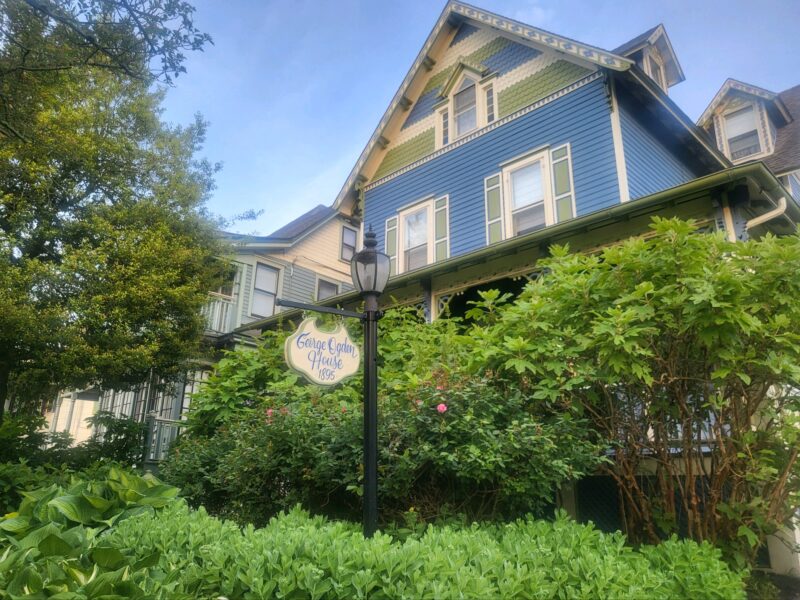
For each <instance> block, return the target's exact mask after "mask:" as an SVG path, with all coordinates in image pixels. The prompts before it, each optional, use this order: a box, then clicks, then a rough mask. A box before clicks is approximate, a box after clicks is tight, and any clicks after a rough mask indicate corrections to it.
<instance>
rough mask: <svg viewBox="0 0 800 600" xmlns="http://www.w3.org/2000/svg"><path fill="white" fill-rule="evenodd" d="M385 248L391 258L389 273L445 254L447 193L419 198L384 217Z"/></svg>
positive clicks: (446, 252) (441, 258)
mask: <svg viewBox="0 0 800 600" xmlns="http://www.w3.org/2000/svg"><path fill="white" fill-rule="evenodd" d="M398 245H399V248H398ZM385 251H386V254H388V255H389V259H390V261H391V263H390V264H391V272H392V274H395V273H403V272H406V271H413V270H414V269H419V268H421V267H424V266H425V265H428V264H431V263H432V262H434V261H437V260H445V259H446V258H448V257H449V255H450V237H449V213H448V198H447V196H442V197H440V198H436V199H431V200H426V201H424V202H418V203H416V204H414V205H413V206H410V207H408V208H406V209H403V210H401V211H400V212H399V213H398V215H397V216H396V217H390V218H389V219H387V220H386V237H385Z"/></svg>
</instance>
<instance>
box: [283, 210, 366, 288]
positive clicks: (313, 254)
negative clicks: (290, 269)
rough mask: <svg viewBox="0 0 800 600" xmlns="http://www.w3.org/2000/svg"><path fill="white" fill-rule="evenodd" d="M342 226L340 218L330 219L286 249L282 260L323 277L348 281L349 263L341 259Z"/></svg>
mask: <svg viewBox="0 0 800 600" xmlns="http://www.w3.org/2000/svg"><path fill="white" fill-rule="evenodd" d="M343 226H344V223H343V222H342V220H341V219H331V220H330V221H328V222H327V223H325V224H324V225H323V226H322V227H320V228H318V229H316V230H315V231H313V232H311V233H310V234H309V235H307V236H306V237H305V238H303V239H302V240H300V241H299V242H298V243H297V244H295V245H294V246H293V247H292V248H289V249H287V250H286V254H284V255H283V257H282V258H283V260H285V261H287V262H289V263H294V264H295V265H297V266H300V267H303V268H304V269H309V270H311V271H314V272H316V273H317V274H319V276H320V277H322V278H323V279H328V280H330V281H335V282H337V283H350V281H351V278H350V264H349V263H347V262H345V261H343V260H342V259H341V256H342V227H343Z"/></svg>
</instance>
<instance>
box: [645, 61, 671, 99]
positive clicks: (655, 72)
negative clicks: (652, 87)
mask: <svg viewBox="0 0 800 600" xmlns="http://www.w3.org/2000/svg"><path fill="white" fill-rule="evenodd" d="M647 62H648V63H649V66H650V77H652V78H653V81H655V82H656V83H657V84H658V87H660V88H661V89H662V90H666V89H667V85H666V83H665V82H664V69H663V67H662V66H661V62H660V60H659V59H658V58H656V56H655V55H653V54H651V55H650V56H648V57H647Z"/></svg>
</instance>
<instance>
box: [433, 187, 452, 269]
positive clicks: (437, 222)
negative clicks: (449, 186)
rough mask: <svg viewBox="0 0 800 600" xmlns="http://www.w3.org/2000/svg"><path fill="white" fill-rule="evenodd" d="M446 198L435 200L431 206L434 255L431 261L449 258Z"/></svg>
mask: <svg viewBox="0 0 800 600" xmlns="http://www.w3.org/2000/svg"><path fill="white" fill-rule="evenodd" d="M449 221H450V219H449V214H448V198H447V196H443V197H442V198H437V199H436V202H435V203H434V205H433V222H434V232H433V237H434V255H433V260H435V261H439V260H445V259H446V258H448V257H449V256H450V224H449Z"/></svg>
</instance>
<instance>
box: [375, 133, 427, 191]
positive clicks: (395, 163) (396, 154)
mask: <svg viewBox="0 0 800 600" xmlns="http://www.w3.org/2000/svg"><path fill="white" fill-rule="evenodd" d="M435 148H436V144H435V138H434V130H433V129H432V128H431V129H428V130H427V131H424V132H422V133H421V134H419V135H418V136H416V137H413V138H411V139H410V140H408V141H407V142H404V143H402V144H399V145H398V146H395V147H394V148H391V149H390V150H389V151H388V152H387V153H386V156H384V157H383V161H382V162H381V165H380V166H379V167H378V170H377V171H376V173H375V175H374V177H373V179H379V178H381V177H383V176H384V175H388V174H389V173H392V172H393V171H396V170H397V169H400V168H402V167H404V166H406V165H408V164H411V163H412V162H414V161H415V160H418V159H420V158H422V157H423V156H425V155H426V154H430V153H431V152H433V151H434V150H435Z"/></svg>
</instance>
